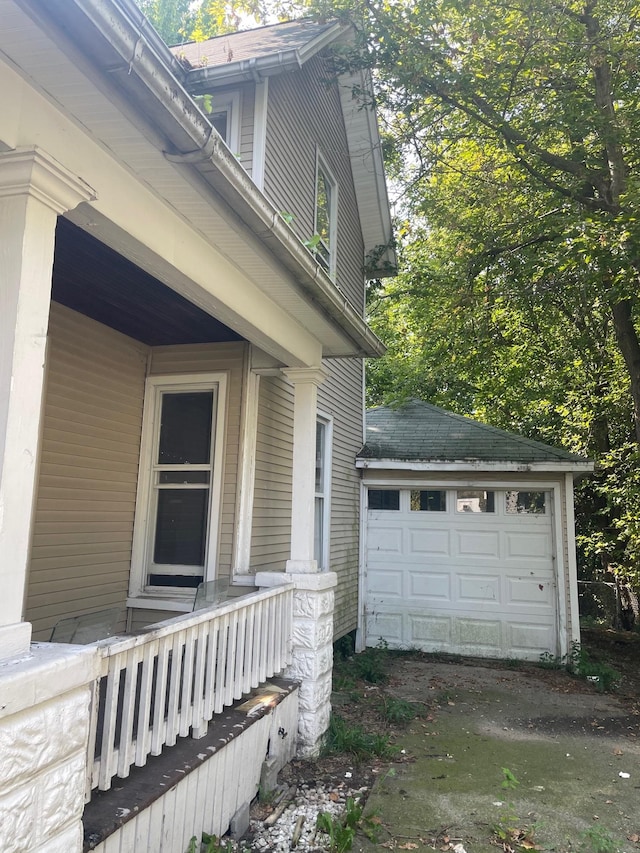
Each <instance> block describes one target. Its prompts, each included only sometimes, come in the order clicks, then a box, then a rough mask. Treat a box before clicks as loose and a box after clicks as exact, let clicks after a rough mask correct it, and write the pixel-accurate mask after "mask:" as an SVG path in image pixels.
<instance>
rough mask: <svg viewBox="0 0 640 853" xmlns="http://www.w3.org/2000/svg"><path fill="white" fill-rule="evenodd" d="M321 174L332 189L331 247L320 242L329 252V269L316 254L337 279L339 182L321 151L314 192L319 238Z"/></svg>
mask: <svg viewBox="0 0 640 853" xmlns="http://www.w3.org/2000/svg"><path fill="white" fill-rule="evenodd" d="M320 172H322V174H323V175H324V178H325V180H326V181H327V182H328V184H329V186H330V189H331V196H330V199H329V211H328V215H329V245H326V244H325V242H324V240H322V239H321V240H320V242H321V243H322V245H323V246H324V248H325V249H326V251H327V254H328V256H329V264H328V267H325V264H324V262H323V261H322V260H321V259H320V256H319V254H318V253H316V260H317V262H318V264H319V265H320V266H321V267H322V268H323V269H324V270H325V271H326V272H327V274H328V275H329V277H330V278H335V277H336V259H337V252H336V242H337V234H338V227H337V226H338V182H337V181H336V179H335V176H334V174H333V172H332V171H331V169H330V168H329V166H328V164H327V161H326V160H325V158H324V157H323V156H322V154H321V153H320V151H317V152H316V177H315V191H314V200H313V233H314V234H315V235H317V236H318V237H319V236H320V235H319V232H318V178H319V175H320Z"/></svg>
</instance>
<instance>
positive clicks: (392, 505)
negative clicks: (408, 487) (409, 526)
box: [369, 489, 400, 510]
mask: <svg viewBox="0 0 640 853" xmlns="http://www.w3.org/2000/svg"><path fill="white" fill-rule="evenodd" d="M369 509H385V510H387V509H388V510H398V509H400V492H399V491H398V489H369Z"/></svg>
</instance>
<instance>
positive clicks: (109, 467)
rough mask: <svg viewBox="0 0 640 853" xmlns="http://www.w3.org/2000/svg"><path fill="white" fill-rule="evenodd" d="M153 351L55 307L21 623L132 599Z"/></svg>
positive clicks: (48, 622) (43, 627)
mask: <svg viewBox="0 0 640 853" xmlns="http://www.w3.org/2000/svg"><path fill="white" fill-rule="evenodd" d="M147 352H148V348H147V347H146V346H144V345H142V344H139V343H138V342H136V341H134V340H132V339H131V338H127V337H125V336H124V335H121V334H120V333H118V332H115V331H113V330H112V329H108V328H107V327H106V326H103V325H101V324H99V323H96V322H94V321H93V320H90V319H88V318H87V317H84V316H83V315H81V314H78V313H76V312H75V311H71V310H70V309H68V308H64V307H62V306H61V305H57V304H56V303H52V306H51V317H50V324H49V347H48V355H47V380H46V388H45V406H44V417H43V432H42V447H41V461H40V474H39V481H38V492H37V501H36V510H35V521H34V528H33V536H32V550H31V562H30V569H29V581H28V590H27V608H26V613H25V618H26V619H27V620H28V621H30V622H32V623H33V628H34V638H35V639H48V638H49V634H50V632H51V628H52V627H53V626H54V625H55V623H56V622H57V621H58V620H59V619H60V618H62V617H65V616H71V615H76V614H81V613H87V612H89V611H91V610H101V609H104V608H107V607H115V606H119V605H120V606H122V607H123V610H124V602H125V599H126V592H127V586H128V582H129V566H130V560H131V541H132V532H133V518H134V508H135V492H136V482H137V476H138V456H139V448H140V429H141V423H142V399H143V398H142V395H143V391H144V378H145V369H146V356H147Z"/></svg>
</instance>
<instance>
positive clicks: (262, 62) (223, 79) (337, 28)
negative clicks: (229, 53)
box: [185, 21, 350, 95]
mask: <svg viewBox="0 0 640 853" xmlns="http://www.w3.org/2000/svg"><path fill="white" fill-rule="evenodd" d="M349 28H350V27H349V25H345V24H341V23H340V22H339V21H336V22H335V23H334V24H333V25H331V26H329V27H327V29H326V30H324V31H323V32H322V33H320V35H318V36H316V37H315V38H313V39H310V40H309V42H308V43H307V44H305V45H304V46H303V47H302V48H292V49H290V50H279V51H277V52H275V53H271V54H268V55H265V56H258V57H255V58H253V59H239V60H236V61H235V62H225V63H224V64H223V65H211V66H204V67H202V68H190V69H189V70H188V71H186V72H185V75H186V81H187V87H188V89H189V91H190V92H191V93H192V94H194V95H202V94H205V93H206V92H210V91H211V90H212V89H219V88H221V87H226V86H235V85H237V84H239V83H246V82H249V81H253V82H258V81H260V80H262V79H264V78H265V77H270V76H272V75H274V74H281V73H282V72H284V71H297V70H298V69H300V68H302V66H303V65H304V63H305V62H307V61H308V60H309V59H311V58H312V57H313V56H315V55H316V54H317V53H319V52H320V51H321V50H323V49H324V48H325V47H327V46H328V45H330V44H331V43H332V42H334V41H335V40H336V39H338V38H340V37H341V36H343V35H344V34H345V33H346V32H347V31H348V30H349Z"/></svg>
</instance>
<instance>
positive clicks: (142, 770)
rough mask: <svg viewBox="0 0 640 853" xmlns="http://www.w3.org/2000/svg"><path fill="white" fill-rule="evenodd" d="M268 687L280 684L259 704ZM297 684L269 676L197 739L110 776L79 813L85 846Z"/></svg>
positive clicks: (103, 835) (149, 800) (186, 772)
mask: <svg viewBox="0 0 640 853" xmlns="http://www.w3.org/2000/svg"><path fill="white" fill-rule="evenodd" d="M270 685H273V686H275V687H276V688H278V689H277V690H276V691H274V694H275V695H273V694H272V696H271V697H270V698H271V701H270V702H269V704H267V703H265V704H260V702H259V701H258V697H259V695H260V693H261V692H264V691H265V689H267V688H268V687H269V686H270ZM297 687H298V684H297V682H293V681H288V680H286V679H283V678H270V679H269V681H268V682H267V683H266V684H263V685H261V686H260V687H258V688H256V689H255V690H252V691H251V692H250V693H249V694H246V695H245V696H243V697H242V698H241V699H239V700H238V701H237V702H235V703H234V704H233V705H232V706H231V707H229V708H227V709H225V710H224V711H223V712H222V713H220V714H216V715H215V716H214V717H213V719H212V720H211V722H210V723H209V730H208V732H207V734H206V735H205V736H204V737H202V738H198V739H197V740H196V739H194V738H191V737H182V738H178V740H177V743H176V744H175V746H165V748H164V749H163V752H162V754H161V755H157V756H149V758H148V760H147V763H146V765H145V766H144V767H132V768H131V772H130V774H129V776H128V777H127V778H126V779H120V778H117V777H116V778H114V780H113V785H112V787H111V789H110V790H108V791H93V793H92V795H91V802H89V803H88V804H87V805H86V807H85V810H84V815H83V825H84V847H83V850H84V851H89V850H94V849H95V848H96V847H97V846H98V845H99V844H101V843H102V842H103V841H104V840H105V839H106V838H108V837H109V836H110V835H112V834H113V833H114V832H117V831H118V830H119V829H120V828H121V827H122V826H124V825H125V824H126V823H127V822H128V821H129V820H131V819H133V818H135V817H136V816H137V815H139V814H140V813H141V812H143V811H144V810H145V809H147V808H149V806H151V804H152V803H154V802H155V801H156V800H157V799H159V798H160V797H161V796H163V795H164V794H166V793H167V792H168V791H170V790H171V789H172V788H173V787H174V786H175V785H177V784H178V782H180V781H182V780H183V779H184V778H185V777H186V776H188V775H189V774H190V773H191V772H193V771H194V770H195V769H196V768H197V767H199V766H200V765H201V764H203V763H204V762H205V761H207V760H208V759H210V758H211V757H212V756H213V755H215V754H216V753H218V752H220V751H221V750H222V749H224V747H225V746H226V745H227V744H229V743H230V742H231V741H232V740H234V739H236V738H238V737H239V736H240V735H241V734H242V733H243V732H245V731H246V730H247V729H248V728H250V727H251V726H252V725H253V724H254V723H255V722H257V720H259V719H261V718H262V717H264V716H265V715H266V714H269V713H271V711H272V710H273V708H274V707H275V706H276V705H278V704H280V702H282V701H283V699H285V698H286V697H287V696H289V695H290V694H291V693H292V692H293V691H294V690H296V689H297ZM254 700H256V701H254ZM284 736H288V737H290V738H294V739H295V737H296V732H295V731H291V732H287V733H286V734H285V735H284ZM264 758H266V756H264Z"/></svg>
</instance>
